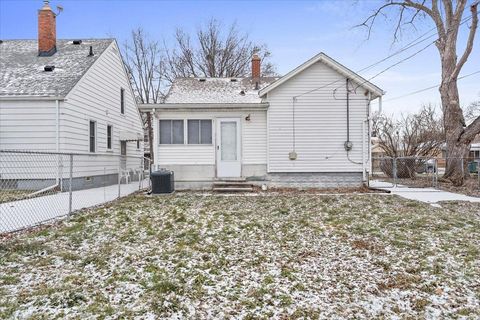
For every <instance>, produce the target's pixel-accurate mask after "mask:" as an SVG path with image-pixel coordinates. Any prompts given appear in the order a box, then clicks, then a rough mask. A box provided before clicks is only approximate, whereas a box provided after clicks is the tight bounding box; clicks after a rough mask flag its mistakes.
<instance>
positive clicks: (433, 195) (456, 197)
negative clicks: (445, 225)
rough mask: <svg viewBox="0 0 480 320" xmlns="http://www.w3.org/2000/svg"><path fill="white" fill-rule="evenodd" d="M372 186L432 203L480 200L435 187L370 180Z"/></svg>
mask: <svg viewBox="0 0 480 320" xmlns="http://www.w3.org/2000/svg"><path fill="white" fill-rule="evenodd" d="M370 186H371V187H373V188H378V189H382V190H387V191H390V192H391V193H392V194H396V195H398V196H400V197H403V198H406V199H410V200H417V201H422V202H426V203H431V204H435V203H437V202H440V201H469V202H480V198H476V197H470V196H466V195H464V194H459V193H453V192H448V191H443V190H439V189H433V188H409V187H407V186H403V185H398V186H397V187H392V184H391V183H388V182H383V181H378V180H372V181H370Z"/></svg>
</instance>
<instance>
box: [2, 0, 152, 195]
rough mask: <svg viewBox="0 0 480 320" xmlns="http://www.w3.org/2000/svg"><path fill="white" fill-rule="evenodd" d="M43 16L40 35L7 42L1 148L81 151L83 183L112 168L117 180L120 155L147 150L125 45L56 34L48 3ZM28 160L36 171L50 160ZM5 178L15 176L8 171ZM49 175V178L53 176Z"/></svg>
mask: <svg viewBox="0 0 480 320" xmlns="http://www.w3.org/2000/svg"><path fill="white" fill-rule="evenodd" d="M38 19H39V30H38V34H39V38H38V40H3V41H1V43H0V70H1V77H0V150H28V151H42V152H44V151H48V152H61V153H76V154H79V156H76V157H75V163H74V170H75V173H74V175H75V176H74V178H75V179H76V185H77V187H78V188H81V187H82V185H83V184H84V183H87V182H88V184H89V185H95V184H97V181H99V179H98V178H100V177H102V176H105V175H106V176H108V179H109V181H111V182H112V183H113V182H116V181H117V177H118V166H119V165H118V163H119V162H121V166H122V169H123V170H128V169H129V168H133V167H134V166H138V163H140V160H141V157H142V156H143V129H142V123H141V120H140V114H139V112H138V109H137V107H136V103H135V100H134V96H133V93H132V89H131V87H130V83H129V80H128V77H127V74H126V71H125V69H124V65H123V61H122V58H121V56H120V52H119V48H118V45H117V43H116V41H115V40H114V39H81V40H80V39H79V40H57V39H56V35H55V29H56V26H55V19H56V17H55V14H54V13H53V12H52V9H51V8H50V7H49V6H48V2H47V3H46V4H45V5H44V6H43V8H41V10H39V12H38ZM120 156H123V159H124V160H123V161H119V159H120ZM129 156H138V157H139V158H138V159H139V160H134V159H133V158H129ZM5 157H6V155H5V154H4V158H3V160H4V163H5V161H7V160H8V159H6V158H5ZM24 159H26V156H25V158H24ZM31 159H34V158H33V157H31ZM67 160H68V159H66V158H65V157H63V160H62V161H63V166H64V169H63V175H64V174H65V172H67V171H68V167H67V165H66V163H67V162H66V161H67ZM32 161H33V160H32ZM43 161H47V159H46V158H45V160H43ZM48 161H51V160H48ZM133 162H135V163H133ZM23 165H24V166H26V167H27V166H29V167H30V170H33V171H35V170H34V169H32V168H39V166H41V165H45V163H43V164H39V163H24V164H23ZM49 165H55V166H56V164H55V163H53V164H52V163H50V164H49ZM33 171H32V172H33ZM37 171H41V170H40V169H38V170H37ZM37 174H38V172H37ZM49 175H50V176H49ZM84 177H86V178H88V179H86V180H85V179H83V178H84ZM1 178H2V179H7V178H8V176H6V175H5V171H4V172H3V176H2V177H1ZM30 178H31V176H30ZM43 178H44V179H45V182H44V183H45V184H46V185H48V184H51V183H52V182H51V181H50V179H51V178H54V177H52V176H51V174H50V173H48V174H47V173H45V174H44V176H43ZM56 179H57V180H58V177H56ZM102 182H103V183H104V182H105V181H104V180H102Z"/></svg>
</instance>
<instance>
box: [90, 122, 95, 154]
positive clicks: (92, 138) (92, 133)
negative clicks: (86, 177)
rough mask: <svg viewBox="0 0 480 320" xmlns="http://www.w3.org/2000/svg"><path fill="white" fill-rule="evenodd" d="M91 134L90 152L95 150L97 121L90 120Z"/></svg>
mask: <svg viewBox="0 0 480 320" xmlns="http://www.w3.org/2000/svg"><path fill="white" fill-rule="evenodd" d="M89 136H90V141H89V143H90V152H95V142H96V141H95V121H90V127H89Z"/></svg>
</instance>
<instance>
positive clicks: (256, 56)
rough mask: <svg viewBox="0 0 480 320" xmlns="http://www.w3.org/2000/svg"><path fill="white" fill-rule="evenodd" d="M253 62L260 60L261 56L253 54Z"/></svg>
mask: <svg viewBox="0 0 480 320" xmlns="http://www.w3.org/2000/svg"><path fill="white" fill-rule="evenodd" d="M252 60H260V56H259V55H258V54H256V53H254V54H253V56H252Z"/></svg>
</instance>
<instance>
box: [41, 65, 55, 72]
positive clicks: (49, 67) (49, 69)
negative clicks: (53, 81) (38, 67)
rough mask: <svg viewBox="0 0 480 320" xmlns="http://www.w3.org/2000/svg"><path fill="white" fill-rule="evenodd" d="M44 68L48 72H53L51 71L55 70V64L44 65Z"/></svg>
mask: <svg viewBox="0 0 480 320" xmlns="http://www.w3.org/2000/svg"><path fill="white" fill-rule="evenodd" d="M43 70H44V71H46V72H51V71H53V70H55V66H45V67H43Z"/></svg>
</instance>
